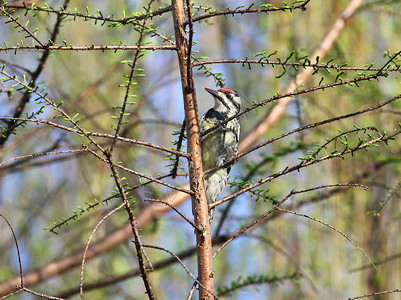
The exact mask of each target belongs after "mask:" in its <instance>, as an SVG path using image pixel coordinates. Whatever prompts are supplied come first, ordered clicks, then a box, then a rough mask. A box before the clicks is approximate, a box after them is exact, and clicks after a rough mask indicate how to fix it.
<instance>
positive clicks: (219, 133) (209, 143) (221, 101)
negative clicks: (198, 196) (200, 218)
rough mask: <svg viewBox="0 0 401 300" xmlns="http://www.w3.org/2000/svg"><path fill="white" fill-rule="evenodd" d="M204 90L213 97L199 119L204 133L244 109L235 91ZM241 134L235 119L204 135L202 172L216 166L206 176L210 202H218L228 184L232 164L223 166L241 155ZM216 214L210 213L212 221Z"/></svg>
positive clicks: (205, 182)
mask: <svg viewBox="0 0 401 300" xmlns="http://www.w3.org/2000/svg"><path fill="white" fill-rule="evenodd" d="M205 90H206V91H207V92H208V93H210V94H212V96H213V97H214V107H213V108H211V109H209V110H208V111H207V112H206V113H205V114H204V115H203V116H202V118H201V120H200V129H201V132H204V131H206V130H207V129H209V128H211V127H213V126H215V125H216V124H218V123H220V122H222V121H224V120H226V119H227V118H230V117H232V116H234V115H235V114H237V113H238V112H239V111H240V110H241V99H240V97H239V96H238V93H237V92H236V91H234V90H232V89H229V88H223V89H219V90H218V91H214V90H211V89H208V88H205ZM239 134H240V124H239V120H238V118H234V119H232V120H230V121H229V122H227V123H225V124H222V125H220V126H219V127H218V128H216V129H215V130H213V131H211V132H209V133H208V134H206V135H204V136H203V137H202V139H201V146H202V164H203V170H204V171H207V170H209V169H211V168H213V167H217V169H216V170H214V171H212V172H210V173H208V174H206V175H205V177H204V184H205V192H206V199H207V202H208V203H212V202H214V201H216V198H217V196H218V195H220V194H221V192H222V191H223V189H224V187H225V186H226V184H227V180H228V174H229V173H230V170H231V167H232V164H233V163H231V164H229V165H225V166H223V167H221V166H222V165H223V164H224V163H225V162H226V161H228V160H230V159H232V158H233V157H234V156H236V155H237V154H238V141H239ZM220 167H221V168H220ZM213 215H214V210H211V211H210V220H212V218H213Z"/></svg>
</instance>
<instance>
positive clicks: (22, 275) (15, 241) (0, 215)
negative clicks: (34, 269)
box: [0, 213, 24, 288]
mask: <svg viewBox="0 0 401 300" xmlns="http://www.w3.org/2000/svg"><path fill="white" fill-rule="evenodd" d="M0 217H2V218H3V219H4V221H6V223H7V225H8V227H9V228H10V231H11V234H12V235H13V238H14V243H15V248H17V257H18V267H19V276H20V279H21V282H20V288H22V287H23V286H24V274H23V272H22V263H21V253H20V251H19V246H18V241H17V237H16V235H15V232H14V229H13V227H12V226H11V224H10V222H8V220H7V218H6V217H5V216H3V215H2V214H1V213H0Z"/></svg>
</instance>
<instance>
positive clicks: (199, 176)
mask: <svg viewBox="0 0 401 300" xmlns="http://www.w3.org/2000/svg"><path fill="white" fill-rule="evenodd" d="M172 4H173V19H174V30H175V38H176V44H177V54H178V62H179V66H180V73H181V84H182V92H183V96H184V107H185V120H186V125H187V135H188V137H187V139H188V154H189V157H188V162H189V174H190V186H191V190H192V191H194V192H195V193H194V195H192V210H193V214H194V219H195V224H196V226H197V228H203V231H199V230H196V243H197V256H198V280H199V281H200V283H201V284H202V285H203V286H204V288H203V287H199V299H213V295H212V294H211V291H213V264H212V240H211V237H210V226H209V208H208V205H207V201H206V195H205V189H204V186H203V168H202V156H201V147H200V131H199V117H198V107H197V102H196V93H195V89H194V82H193V74H192V67H191V65H190V64H189V63H188V59H189V58H190V53H188V52H189V49H188V42H187V37H186V34H185V25H184V23H185V10H184V0H172ZM189 17H190V16H189Z"/></svg>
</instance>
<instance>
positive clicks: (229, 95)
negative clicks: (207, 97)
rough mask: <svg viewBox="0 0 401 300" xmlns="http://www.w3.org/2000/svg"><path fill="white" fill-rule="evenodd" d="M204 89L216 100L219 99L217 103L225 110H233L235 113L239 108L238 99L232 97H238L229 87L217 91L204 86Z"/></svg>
mask: <svg viewBox="0 0 401 300" xmlns="http://www.w3.org/2000/svg"><path fill="white" fill-rule="evenodd" d="M205 90H206V91H207V92H208V93H210V94H211V95H212V96H213V97H214V98H215V99H216V101H219V103H221V104H222V105H223V106H224V107H225V108H226V110H227V112H230V111H232V110H235V113H238V112H239V111H240V110H241V104H240V101H238V100H236V99H234V97H236V98H238V99H239V96H238V93H237V92H236V91H234V90H232V89H229V88H222V89H220V90H218V91H215V90H212V89H209V88H205ZM228 101H229V103H228ZM230 104H231V105H230Z"/></svg>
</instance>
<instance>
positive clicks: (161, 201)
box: [145, 198, 202, 230]
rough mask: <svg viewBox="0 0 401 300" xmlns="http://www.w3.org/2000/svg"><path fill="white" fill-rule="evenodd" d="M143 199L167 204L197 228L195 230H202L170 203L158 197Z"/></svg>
mask: <svg viewBox="0 0 401 300" xmlns="http://www.w3.org/2000/svg"><path fill="white" fill-rule="evenodd" d="M145 201H149V202H156V203H161V204H164V205H167V206H168V207H170V208H171V209H172V210H174V211H175V212H176V213H177V214H179V215H180V216H181V217H182V218H183V219H184V220H185V221H187V222H188V223H189V224H190V225H191V226H192V227H193V228H195V229H197V230H202V229H201V228H198V227H197V226H196V225H195V223H194V222H192V221H191V220H190V219H188V217H186V216H185V215H184V214H183V213H182V212H180V211H179V210H178V209H177V208H175V207H174V206H173V205H172V204H170V203H168V202H166V201H163V200H160V199H151V198H146V199H145Z"/></svg>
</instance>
